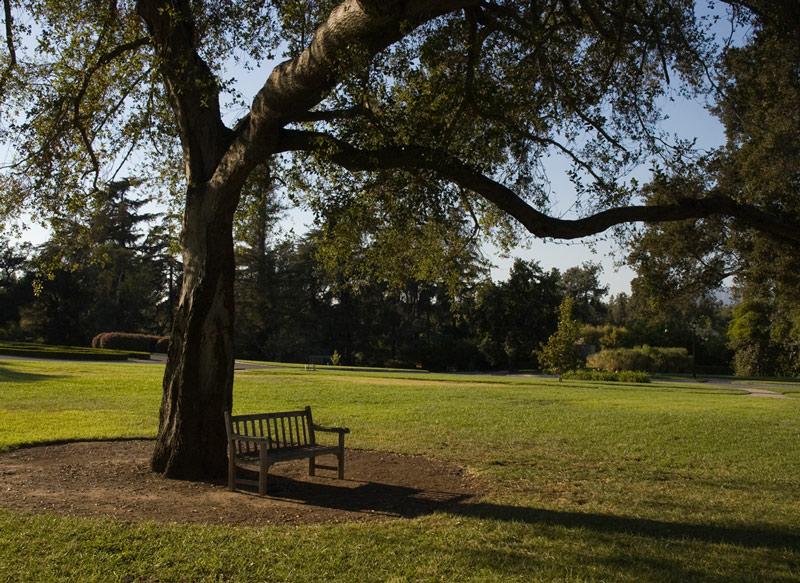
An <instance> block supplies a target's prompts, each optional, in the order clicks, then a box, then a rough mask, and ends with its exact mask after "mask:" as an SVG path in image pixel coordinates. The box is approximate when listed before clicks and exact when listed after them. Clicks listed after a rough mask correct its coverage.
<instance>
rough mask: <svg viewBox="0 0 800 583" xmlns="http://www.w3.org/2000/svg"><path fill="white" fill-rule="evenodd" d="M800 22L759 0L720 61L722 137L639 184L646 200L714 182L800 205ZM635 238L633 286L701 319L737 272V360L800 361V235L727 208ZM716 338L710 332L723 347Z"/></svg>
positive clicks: (791, 364)
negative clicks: (750, 222)
mask: <svg viewBox="0 0 800 583" xmlns="http://www.w3.org/2000/svg"><path fill="white" fill-rule="evenodd" d="M798 22H800V16H798V12H797V7H796V3H791V2H789V3H786V2H765V3H763V4H762V5H760V8H759V10H758V16H757V17H756V18H755V19H754V21H753V28H752V29H751V31H750V34H749V35H748V36H747V37H746V38H745V40H744V42H743V43H740V44H737V45H734V46H730V47H728V48H727V49H726V50H725V52H724V58H723V59H722V60H721V61H720V64H721V68H720V71H721V76H720V87H719V93H718V97H717V99H716V103H717V105H716V107H715V108H714V111H715V113H716V115H717V116H718V117H719V119H720V121H721V122H722V123H723V125H724V127H725V134H726V137H727V144H726V145H725V147H723V148H720V149H719V150H718V151H716V152H713V153H711V154H709V155H708V156H706V157H705V158H704V159H701V160H700V161H699V163H698V164H693V165H689V166H687V167H685V168H680V169H677V170H676V169H672V170H671V171H666V170H664V171H659V172H657V173H656V174H655V176H654V179H653V181H652V182H651V183H650V184H649V185H648V186H647V187H646V188H645V189H644V191H645V193H646V195H647V197H648V199H649V201H650V203H651V204H657V203H659V202H663V201H668V200H675V199H677V198H678V197H686V196H687V195H688V196H690V197H692V198H701V197H703V196H706V195H707V194H709V193H711V194H716V195H729V196H731V197H732V198H734V199H735V200H738V201H741V202H743V203H747V204H750V205H754V206H758V207H761V208H780V209H781V210H782V212H784V213H786V216H791V217H798V216H800V206H799V205H798V200H800V199H798V184H800V170H798V169H800V130H798V128H800V110H798V107H797V103H798V102H800V77H798V75H797V68H798V63H800V48H798V47H800V37H798ZM632 244H633V248H632V252H631V255H630V257H629V262H630V263H632V264H633V265H634V266H635V268H636V270H637V274H638V277H637V279H636V280H634V282H633V283H632V289H633V290H634V293H635V294H636V293H639V295H641V296H642V297H643V298H645V300H646V301H647V300H649V302H650V303H651V304H652V308H653V309H654V310H657V311H663V312H666V313H677V314H681V315H682V316H683V317H684V318H685V320H686V321H696V320H697V319H698V316H701V315H702V313H701V312H702V311H704V310H703V305H704V304H708V301H709V299H710V298H711V296H712V292H713V291H714V290H715V289H717V288H719V287H720V286H722V285H723V282H726V281H730V280H731V276H734V277H735V279H734V280H733V281H734V282H735V286H734V287H735V297H736V299H737V300H738V301H739V302H741V307H739V308H737V310H738V311H737V313H736V314H735V315H734V317H733V321H732V322H731V326H730V347H731V348H733V350H734V351H735V357H734V361H735V368H736V370H737V371H740V372H742V373H747V374H784V375H787V374H788V375H791V374H796V373H797V372H798V371H800V351H798V350H797V348H796V346H797V345H798V340H799V339H800V304H799V303H798V295H797V293H796V291H797V289H798V287H800V278H798V271H797V268H796V266H797V264H798V261H800V255H799V254H798V247H797V245H795V244H791V243H788V242H787V241H785V240H783V239H782V238H777V237H773V236H768V235H765V234H763V233H759V232H756V231H753V230H752V229H749V228H748V227H747V226H746V225H745V224H744V223H742V222H738V221H731V220H729V219H723V218H720V217H716V218H715V217H709V218H704V219H700V220H695V221H682V222H678V223H674V224H660V225H650V226H648V227H647V229H646V230H645V231H644V232H643V233H641V234H640V235H638V236H637V237H635V238H634V239H633V243H632ZM698 308H699V311H698ZM690 310H691V311H692V312H694V313H689V311H690ZM708 315H709V314H708V312H707V311H706V314H705V316H708ZM665 327H673V328H674V326H665ZM715 331H716V332H717V333H719V332H722V329H721V328H720V327H718V326H717V327H715ZM721 339H722V337H721V336H716V337H715V338H712V340H713V341H714V342H715V346H716V349H717V351H719V352H720V354H721V353H722V348H723V344H722V342H721V341H720V340H721ZM706 345H707V342H704V343H703V344H701V347H702V348H703V349H705V346H706ZM698 360H701V358H698ZM716 360H717V363H716V364H721V362H719V360H720V359H716Z"/></svg>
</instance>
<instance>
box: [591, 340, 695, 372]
mask: <svg viewBox="0 0 800 583" xmlns="http://www.w3.org/2000/svg"><path fill="white" fill-rule="evenodd" d="M586 364H587V365H588V366H589V367H590V368H595V369H600V370H605V371H612V372H614V371H645V372H650V373H656V372H689V371H690V370H691V366H692V359H691V356H690V355H689V353H688V352H687V350H686V349H685V348H660V347H654V346H647V345H644V346H637V347H635V348H615V349H611V350H601V351H600V352H596V353H595V354H592V355H590V356H589V357H588V358H587V359H586Z"/></svg>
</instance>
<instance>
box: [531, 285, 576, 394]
mask: <svg viewBox="0 0 800 583" xmlns="http://www.w3.org/2000/svg"><path fill="white" fill-rule="evenodd" d="M574 308H575V301H574V300H573V299H572V298H564V301H562V302H561V305H559V307H558V328H557V329H556V331H555V332H554V333H553V335H552V336H550V338H548V339H547V342H546V343H545V342H543V343H542V344H541V346H540V350H538V351H536V357H537V358H538V359H539V365H540V366H541V367H542V369H543V370H546V371H547V372H550V373H553V374H557V375H558V378H559V380H561V375H563V374H564V373H565V372H567V371H570V370H575V369H577V368H579V367H580V366H581V365H582V364H583V357H582V355H581V352H580V348H579V347H578V341H579V340H580V339H581V323H580V322H579V321H578V320H576V319H575V317H574V316H573V310H574Z"/></svg>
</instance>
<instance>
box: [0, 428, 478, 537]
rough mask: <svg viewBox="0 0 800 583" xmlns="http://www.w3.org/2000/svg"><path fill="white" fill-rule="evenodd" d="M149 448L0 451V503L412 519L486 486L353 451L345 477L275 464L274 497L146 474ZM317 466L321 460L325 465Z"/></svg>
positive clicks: (288, 518) (198, 519) (259, 516)
mask: <svg viewBox="0 0 800 583" xmlns="http://www.w3.org/2000/svg"><path fill="white" fill-rule="evenodd" d="M152 450H153V442H152V441H147V440H130V441H94V442H75V443H66V444H58V445H45V446H37V447H27V448H22V449H18V450H15V451H13V452H9V453H3V454H0V507H5V508H13V509H19V510H25V511H31V512H46V513H56V514H62V515H68V516H83V517H114V518H117V519H122V520H125V521H131V522H134V521H156V522H175V523H195V524H230V525H239V526H244V525H249V526H259V525H268V524H320V523H337V522H354V521H356V522H357V521H369V520H393V519H400V518H411V517H415V516H420V515H423V514H428V513H432V512H436V511H446V510H448V509H449V508H453V507H455V506H458V505H460V504H464V503H470V502H474V501H476V500H477V499H479V498H480V496H481V494H483V493H485V492H486V485H485V484H483V483H482V482H481V480H479V479H478V478H477V477H475V476H473V475H470V474H469V473H468V472H467V471H466V470H464V469H463V468H461V467H459V466H457V465H454V464H448V463H443V462H440V461H435V460H432V459H429V458H426V457H423V456H408V455H399V454H393V453H386V452H374V451H360V450H352V449H348V450H347V451H346V455H345V479H344V480H338V479H336V473H335V472H330V471H326V470H317V476H315V477H311V476H309V475H308V462H307V460H300V461H297V462H286V463H280V464H275V465H273V466H272V467H271V468H270V474H269V485H268V487H269V494H268V495H267V496H259V495H258V493H257V491H256V490H247V489H240V490H237V491H236V492H231V491H229V490H227V488H226V486H225V484H223V483H207V482H188V481H180V480H168V479H165V478H163V477H162V476H160V475H158V474H154V473H153V472H151V471H150V470H149V468H148V464H149V458H150V454H151V452H152ZM320 462H324V460H323V459H321V460H320Z"/></svg>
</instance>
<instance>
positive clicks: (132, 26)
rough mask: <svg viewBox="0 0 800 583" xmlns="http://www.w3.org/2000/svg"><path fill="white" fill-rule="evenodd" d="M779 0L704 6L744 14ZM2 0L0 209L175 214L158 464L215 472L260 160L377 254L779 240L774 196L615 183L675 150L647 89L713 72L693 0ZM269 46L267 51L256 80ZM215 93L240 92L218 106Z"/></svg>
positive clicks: (704, 80)
mask: <svg viewBox="0 0 800 583" xmlns="http://www.w3.org/2000/svg"><path fill="white" fill-rule="evenodd" d="M785 4H786V3H784V2H778V1H775V0H759V1H752V2H750V1H748V2H745V1H744V0H742V1H738V0H727V1H726V2H724V3H723V5H725V6H728V7H730V9H731V15H732V18H733V19H734V20H735V21H738V22H743V23H745V24H752V23H756V24H757V23H758V22H760V21H761V20H765V19H769V18H773V17H774V16H775V14H776V11H777V10H779V9H780V8H781V6H784V5H785ZM4 6H5V8H6V10H5V23H6V28H5V30H6V43H5V47H4V51H3V53H2V56H1V57H0V58H1V59H2V62H1V63H0V66H1V67H2V69H3V76H2V79H1V82H2V86H1V87H0V117H2V120H3V128H2V137H3V138H4V140H5V143H6V145H7V147H8V148H9V149H10V151H11V152H13V157H12V159H11V160H9V163H8V164H7V165H6V168H5V172H4V173H3V179H2V180H3V181H2V187H3V189H4V197H3V207H2V209H0V218H2V219H3V220H7V219H8V218H9V217H13V216H16V214H17V213H18V212H19V210H20V209H28V210H29V211H32V212H33V214H34V215H35V216H39V217H50V216H57V217H60V216H63V215H65V214H66V215H70V214H75V213H79V212H80V211H81V210H82V209H83V208H85V201H86V198H85V196H86V193H91V192H93V191H95V190H98V189H102V188H103V185H104V184H105V183H107V182H109V181H110V180H111V179H113V178H114V177H115V176H117V175H118V174H119V173H120V172H129V173H133V174H135V175H137V177H139V175H140V174H141V176H140V177H141V178H142V179H145V178H146V179H148V180H150V183H151V184H153V185H157V186H158V187H159V188H160V189H161V190H162V191H163V193H164V194H165V195H166V194H172V195H174V196H176V197H177V198H178V200H179V201H180V204H181V205H182V207H183V232H182V236H181V247H182V251H183V260H184V278H183V289H182V292H181V299H180V302H179V306H178V309H177V313H176V316H175V324H174V329H173V334H172V341H171V343H170V354H169V364H168V367H167V372H166V374H165V380H164V400H163V402H162V408H161V422H160V430H159V436H158V440H157V446H156V452H155V454H154V458H153V467H154V469H156V470H158V471H164V472H165V473H166V474H167V475H172V476H205V475H217V474H221V473H223V472H224V471H225V439H224V428H223V424H222V421H221V412H222V410H225V409H230V407H231V406H232V389H231V387H232V382H233V337H234V332H233V330H234V327H233V297H234V296H233V294H234V291H233V290H234V285H233V282H234V245H233V237H232V231H233V220H234V214H235V211H236V209H237V206H238V204H239V200H240V197H241V193H242V188H243V187H244V185H245V184H246V182H247V180H248V178H249V176H250V175H251V174H252V173H253V172H254V171H255V170H256V169H257V168H259V167H261V166H262V165H263V164H264V163H266V162H270V161H272V162H277V163H279V165H280V167H281V168H282V169H283V171H284V174H285V178H284V180H285V182H286V184H287V186H289V188H291V189H294V190H293V192H294V194H293V196H295V197H301V196H305V197H308V200H309V202H308V204H309V205H310V206H311V207H312V208H314V209H315V210H317V211H318V212H319V213H320V215H321V216H325V217H328V218H331V219H332V220H339V222H338V226H344V227H346V226H347V225H348V224H349V225H351V227H352V226H353V225H360V224H363V225H368V226H370V228H369V230H368V232H367V235H366V237H367V238H368V241H367V242H369V243H378V244H380V245H382V246H384V248H385V249H386V250H387V252H386V253H385V254H384V256H385V257H400V258H401V259H402V258H403V257H408V254H405V255H403V254H402V253H390V252H389V251H391V250H392V249H394V250H402V249H403V248H404V246H405V245H409V244H413V243H414V242H415V241H425V242H426V245H428V247H429V248H431V249H432V250H433V251H437V252H438V251H439V250H446V249H448V247H449V244H450V242H451V241H450V239H451V237H452V236H453V235H457V238H458V240H462V241H463V240H467V241H468V240H469V238H470V237H475V236H478V234H480V233H483V234H485V235H488V236H492V237H496V238H499V239H500V240H501V241H502V240H505V241H507V240H509V238H513V237H514V236H517V235H518V234H519V233H520V232H528V233H530V234H532V235H533V236H538V237H557V238H575V237H581V236H585V235H590V234H593V233H598V232H601V231H603V230H605V229H608V228H610V227H613V226H615V225H619V224H623V223H627V222H631V221H665V220H678V219H686V218H699V217H708V216H711V215H717V214H722V215H725V216H728V217H733V218H734V219H737V220H741V221H744V222H746V223H747V224H748V225H750V226H751V227H754V228H756V229H760V230H762V231H764V232H768V233H771V234H773V235H774V236H777V237H780V238H782V239H784V240H787V241H791V242H792V244H796V243H797V241H798V240H800V229H798V221H797V216H796V213H795V212H794V209H792V208H791V207H775V206H774V205H771V204H769V201H764V200H760V199H754V198H747V197H741V196H739V195H738V194H737V193H736V192H733V191H731V190H730V189H726V188H723V187H721V186H720V185H711V187H710V188H708V189H704V190H703V191H702V192H700V193H699V194H698V193H693V192H689V193H685V194H683V193H679V194H678V195H677V196H674V197H671V198H666V199H663V200H655V199H653V200H652V201H651V204H641V202H640V201H639V200H638V198H637V197H638V196H639V195H640V194H641V193H639V192H638V191H637V189H636V188H635V187H633V186H632V185H631V184H629V183H626V182H625V181H624V176H625V172H626V171H627V170H629V169H630V168H631V167H632V166H633V165H635V164H638V163H641V162H643V161H646V160H650V159H653V158H654V157H656V158H658V159H660V160H661V161H662V163H663V164H664V165H666V166H667V167H668V168H674V167H676V165H677V164H678V163H681V162H684V161H685V160H686V156H687V154H688V151H687V145H686V144H682V143H680V142H678V143H676V144H668V142H667V140H666V136H664V135H663V132H662V131H661V130H660V129H659V121H660V118H661V115H660V113H659V110H658V108H657V107H656V105H657V102H658V100H659V99H661V98H663V97H664V96H668V95H669V92H670V91H680V92H688V93H692V92H696V91H701V92H703V91H707V90H708V88H709V87H710V86H711V84H712V83H713V82H714V80H715V75H716V72H715V64H716V63H717V60H718V47H717V46H716V44H715V42H714V38H713V36H712V34H711V33H710V31H709V28H708V27H709V26H711V24H712V22H710V21H708V22H707V21H704V20H703V19H702V18H700V17H699V16H698V15H697V13H696V6H695V3H694V2H693V1H691V0H677V1H673V2H664V1H663V0H640V1H636V2H631V1H630V0H613V1H605V0H604V1H600V0H542V1H537V2H511V1H505V0H494V1H490V0H406V1H398V0H344V1H341V2H338V1H330V0H317V1H312V0H308V1H303V2H295V1H287V0H274V1H271V2H263V1H258V2H257V1H255V0H229V1H224V2H222V1H221V2H192V1H190V0H135V1H134V0H112V1H111V2H108V1H105V0H104V1H102V2H101V1H99V0H82V1H78V2H75V1H74V0H69V1H67V0H44V1H32V0H27V1H23V0H21V1H19V2H15V1H13V0H4ZM785 11H786V14H788V15H789V16H791V17H794V16H796V14H795V13H793V12H791V11H792V9H791V8H788V9H785ZM795 12H796V10H795ZM277 53H281V54H282V55H283V57H284V58H286V60H285V61H283V62H282V63H281V64H279V65H277V66H276V67H274V68H273V69H272V70H271V71H270V72H269V73H261V72H260V71H259V70H258V68H257V67H258V66H259V65H260V64H261V63H262V62H264V61H265V60H266V59H267V58H268V57H269V56H271V55H273V54H277ZM234 68H236V70H237V71H243V72H244V74H251V73H248V71H250V70H253V73H252V74H253V75H264V77H263V85H262V86H261V89H260V90H259V91H258V92H257V94H256V95H255V98H254V99H253V101H252V103H249V104H244V103H241V100H237V94H236V89H235V82H234V79H233V78H232V77H231V75H230V74H229V71H230V70H232V69H234ZM237 74H238V73H237ZM227 101H230V102H231V106H232V107H233V106H238V107H241V110H240V112H241V114H242V115H241V116H237V117H238V119H236V120H235V121H233V120H229V119H228V117H227V116H226V112H228V111H231V108H230V107H227V106H226V102H227ZM553 152H558V153H560V154H562V155H564V156H566V157H567V159H568V160H570V162H571V164H572V170H571V178H572V179H573V182H574V184H575V186H576V189H577V192H578V201H577V203H576V204H577V208H578V210H579V216H578V218H561V217H557V216H551V215H550V214H548V211H549V209H550V208H551V204H552V202H553V200H552V197H554V196H558V193H552V192H551V191H550V190H549V188H548V183H547V181H546V178H545V177H544V176H543V173H544V166H543V162H544V160H545V159H546V157H547V156H548V155H550V154H551V153H553ZM181 183H182V185H183V186H182V187H179V186H178V185H179V184H181ZM299 193H303V194H299ZM359 201H368V204H359ZM398 225H399V226H400V227H402V228H401V229H400V230H399V231H398V230H397V228H398V227H397V226H398ZM437 225H439V227H438V228H437V227H436V226H437ZM336 226H337V225H333V226H332V227H331V228H335V227H336ZM445 227H447V228H445ZM403 233H406V234H407V236H406V237H403V236H401V235H402V234H403ZM352 240H353V241H354V242H356V240H357V238H352ZM437 241H438V242H439V243H440V244H439V245H438V246H437V245H436V244H435V243H436V242H437ZM362 242H364V241H363V240H362ZM419 255H420V254H419V253H415V254H414V257H417V256H419Z"/></svg>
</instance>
